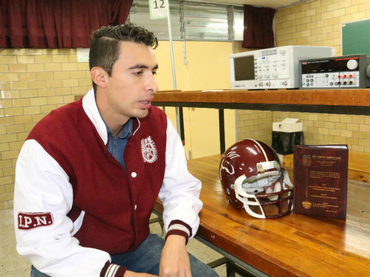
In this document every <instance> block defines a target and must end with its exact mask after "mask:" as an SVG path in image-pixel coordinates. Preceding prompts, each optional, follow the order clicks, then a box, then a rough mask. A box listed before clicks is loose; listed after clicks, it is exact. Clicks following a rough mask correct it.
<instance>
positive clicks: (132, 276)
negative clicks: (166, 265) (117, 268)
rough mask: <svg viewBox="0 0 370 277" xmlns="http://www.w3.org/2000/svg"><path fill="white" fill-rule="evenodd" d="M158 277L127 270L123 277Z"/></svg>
mask: <svg viewBox="0 0 370 277" xmlns="http://www.w3.org/2000/svg"><path fill="white" fill-rule="evenodd" d="M155 276H156V277H158V276H157V275H152V274H147V273H136V272H133V271H129V270H126V272H125V274H124V275H123V277H155Z"/></svg>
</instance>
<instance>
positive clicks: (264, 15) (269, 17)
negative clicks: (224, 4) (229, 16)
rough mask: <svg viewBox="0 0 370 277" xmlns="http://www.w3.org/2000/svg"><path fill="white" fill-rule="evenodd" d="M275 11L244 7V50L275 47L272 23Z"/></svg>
mask: <svg viewBox="0 0 370 277" xmlns="http://www.w3.org/2000/svg"><path fill="white" fill-rule="evenodd" d="M275 12H276V10H274V9H272V8H256V7H253V6H250V5H244V34H243V44H242V46H243V47H244V48H270V47H274V46H275V40H274V31H273V29H272V22H273V19H274V15H275Z"/></svg>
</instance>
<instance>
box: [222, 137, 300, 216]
mask: <svg viewBox="0 0 370 277" xmlns="http://www.w3.org/2000/svg"><path fill="white" fill-rule="evenodd" d="M219 174H220V180H221V184H222V188H223V190H224V192H225V195H226V198H227V200H228V201H229V203H230V204H231V206H233V207H234V208H236V209H242V208H243V207H244V209H245V210H246V211H247V213H248V214H250V215H251V216H253V217H256V218H277V217H281V216H284V215H287V214H289V213H290V212H291V210H292V207H293V184H292V183H291V182H290V179H289V176H288V173H287V172H286V170H285V169H284V168H282V167H281V164H280V160H279V157H278V156H277V154H276V152H275V151H274V150H273V149H272V148H271V147H270V146H268V145H267V144H265V143H263V142H261V141H257V140H253V139H245V140H242V141H240V142H237V143H235V144H234V145H232V146H231V147H230V148H229V149H227V150H226V152H225V153H224V154H223V155H222V157H221V162H220V172H219Z"/></svg>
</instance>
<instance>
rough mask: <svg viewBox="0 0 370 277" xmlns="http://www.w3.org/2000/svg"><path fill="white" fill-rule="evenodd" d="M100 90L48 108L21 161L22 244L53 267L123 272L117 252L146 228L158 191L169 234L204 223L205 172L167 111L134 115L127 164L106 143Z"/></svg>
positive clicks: (46, 267) (18, 207) (190, 231)
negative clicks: (195, 170) (194, 171)
mask: <svg viewBox="0 0 370 277" xmlns="http://www.w3.org/2000/svg"><path fill="white" fill-rule="evenodd" d="M107 140H108V134H107V129H106V126H105V124H104V121H103V120H102V118H101V116H100V114H99V112H98V108H97V105H96V102H95V95H94V92H93V90H91V91H89V92H88V93H87V95H86V96H84V97H83V98H82V99H81V100H79V101H75V102H73V103H70V104H68V105H65V106H63V107H61V108H59V109H56V110H54V111H52V112H51V113H50V114H49V115H47V116H46V117H44V118H43V119H42V120H41V121H40V122H39V123H38V124H37V125H36V126H35V127H34V129H33V130H32V131H31V132H30V134H29V136H28V138H27V139H26V141H25V143H24V145H23V147H22V149H21V152H20V154H19V157H18V160H17V164H16V180H15V192H14V220H15V227H16V228H15V229H16V231H15V232H16V239H17V250H18V252H19V253H20V254H21V255H23V256H24V257H25V258H27V259H28V260H29V261H30V262H31V263H32V264H33V265H34V266H35V267H36V268H37V269H38V270H40V271H41V272H43V273H45V274H47V275H50V276H79V277H81V276H84V277H85V276H93V277H97V276H107V277H108V276H112V277H113V276H114V277H116V276H121V277H122V276H123V274H124V273H125V271H126V269H125V268H123V267H120V266H118V265H114V264H111V263H110V262H111V258H110V255H115V254H119V253H126V252H128V251H132V250H135V249H136V248H137V247H138V246H139V245H140V243H141V242H143V240H144V239H145V238H146V237H147V236H148V234H149V224H148V222H149V217H150V214H151V212H152V209H153V206H154V203H155V201H156V198H157V197H159V198H160V200H161V201H162V202H163V206H164V213H163V220H164V224H165V228H166V230H167V231H169V233H171V232H173V233H178V234H182V235H184V236H186V237H187V238H191V237H193V236H194V235H195V233H196V231H197V228H198V226H199V217H198V214H199V211H200V209H201V208H202V203H201V201H200V200H199V193H200V187H201V184H200V181H199V180H197V179H196V178H194V177H193V176H192V175H191V174H190V173H189V172H188V170H187V161H186V157H185V154H184V150H183V147H182V144H181V141H180V139H179V136H178V135H177V133H176V131H175V129H174V128H173V126H172V124H171V123H170V121H169V120H168V118H167V117H166V116H165V114H164V112H163V111H161V110H160V109H158V108H157V107H151V108H150V110H149V114H148V116H146V117H145V118H142V119H134V126H133V135H132V136H131V137H130V138H129V140H128V142H127V146H126V148H125V153H124V158H125V163H126V167H127V171H126V170H125V169H124V168H123V166H122V165H121V164H120V163H119V162H117V161H116V159H115V158H114V157H113V156H112V155H111V154H110V153H109V152H108V150H107V143H108V141H107Z"/></svg>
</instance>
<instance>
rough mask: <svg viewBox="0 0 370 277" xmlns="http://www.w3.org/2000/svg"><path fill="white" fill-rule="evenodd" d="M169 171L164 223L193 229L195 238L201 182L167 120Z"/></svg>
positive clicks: (164, 191)
mask: <svg viewBox="0 0 370 277" xmlns="http://www.w3.org/2000/svg"><path fill="white" fill-rule="evenodd" d="M167 122H168V124H167V125H168V127H167V149H166V171H165V176H164V180H163V185H162V188H161V190H160V192H159V199H160V200H161V201H162V203H163V207H164V211H163V221H164V224H165V226H166V230H167V231H168V226H169V225H170V223H171V222H172V221H173V220H179V221H182V222H184V223H186V224H188V225H189V227H190V228H191V236H189V238H191V237H194V235H195V234H196V232H197V230H198V227H199V211H200V210H201V209H202V207H203V204H202V202H201V201H200V200H199V194H200V190H201V182H200V181H199V180H198V179H196V178H195V177H194V176H193V175H191V174H190V173H189V171H188V167H187V160H186V156H185V152H184V148H183V145H182V143H181V139H180V137H179V135H178V133H177V132H176V130H175V128H174V127H173V125H172V123H171V122H170V120H169V119H168V118H167Z"/></svg>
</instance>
